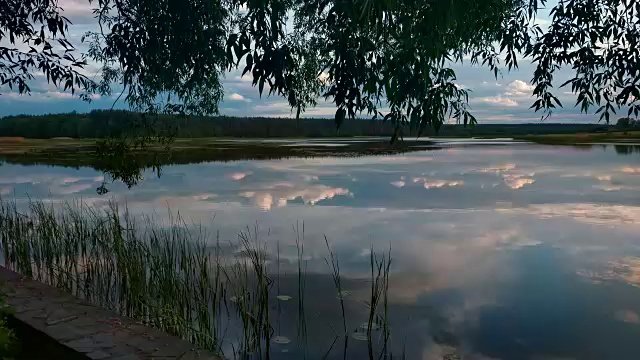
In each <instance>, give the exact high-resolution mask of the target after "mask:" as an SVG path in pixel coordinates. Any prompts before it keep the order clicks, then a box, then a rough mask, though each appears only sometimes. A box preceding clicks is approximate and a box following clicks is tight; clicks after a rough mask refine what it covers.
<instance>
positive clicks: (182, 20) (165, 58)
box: [2, 0, 640, 135]
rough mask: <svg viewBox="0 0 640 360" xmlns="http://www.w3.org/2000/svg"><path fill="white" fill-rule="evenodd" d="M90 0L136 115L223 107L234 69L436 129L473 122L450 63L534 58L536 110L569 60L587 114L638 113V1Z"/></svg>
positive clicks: (113, 84)
mask: <svg viewBox="0 0 640 360" xmlns="http://www.w3.org/2000/svg"><path fill="white" fill-rule="evenodd" d="M29 1H31V2H35V3H38V4H39V3H42V1H35V0H29ZM87 1H91V2H92V3H93V4H94V5H95V7H96V10H95V14H96V17H97V21H98V23H99V25H100V31H98V32H93V33H89V34H87V35H86V37H85V40H87V41H89V42H90V44H91V46H90V50H89V52H88V55H89V57H90V58H91V59H92V60H94V61H97V62H99V63H100V64H102V77H101V78H102V80H101V83H100V86H99V87H98V88H97V89H98V90H100V91H102V92H108V91H109V90H110V89H114V90H115V91H118V92H121V93H120V94H121V95H124V94H126V96H125V99H126V100H127V101H128V103H129V104H130V105H131V107H133V108H135V109H136V110H143V111H146V112H157V111H162V112H167V113H180V114H193V113H195V114H212V113H216V112H217V110H218V107H217V106H218V103H219V101H220V100H221V99H222V96H223V87H222V81H221V78H222V77H223V74H224V73H225V72H226V71H228V70H239V71H242V73H243V75H244V74H246V75H247V76H250V77H251V78H252V81H253V85H254V86H256V87H257V88H258V91H259V93H260V94H261V95H262V94H263V93H268V94H269V95H278V96H283V97H285V98H287V100H288V102H289V104H290V105H291V107H292V111H296V113H297V114H298V115H300V114H301V113H302V112H304V111H305V109H306V108H307V107H308V106H313V105H315V102H316V99H318V98H319V97H325V98H327V99H328V100H330V101H332V102H334V103H335V105H336V107H337V111H336V114H335V121H336V123H337V125H340V124H341V123H342V122H343V120H344V119H345V118H354V117H356V116H360V115H363V114H364V115H369V116H371V117H373V118H382V119H384V120H387V121H390V122H392V123H394V124H398V125H400V124H403V123H405V124H406V123H408V124H410V125H411V126H412V127H413V128H414V129H424V128H425V127H428V126H430V127H434V128H436V129H437V128H439V127H440V126H441V124H442V123H443V122H444V121H446V120H447V119H449V118H454V119H457V120H458V121H459V122H461V123H464V124H469V123H471V124H473V123H475V122H476V119H475V118H474V117H473V115H472V114H471V112H470V109H469V107H468V93H467V91H466V90H465V89H459V88H458V87H457V86H456V85H455V80H456V74H455V71H454V70H453V69H452V65H453V64H455V63H459V62H462V61H470V62H472V63H474V64H481V65H484V66H486V67H487V68H488V69H489V70H490V71H492V72H493V73H494V74H495V75H496V76H498V74H499V72H500V71H501V70H502V68H506V70H511V69H513V68H515V67H517V66H518V62H519V61H522V60H523V59H527V60H529V61H532V62H533V63H534V65H535V66H536V70H535V71H534V74H533V76H532V79H531V82H532V83H533V85H535V89H534V91H533V93H534V95H535V96H536V98H537V99H535V101H534V103H533V105H532V108H533V109H534V110H536V111H542V112H543V113H544V114H546V115H548V114H550V113H551V112H552V111H553V109H554V108H556V107H559V106H562V104H561V102H560V101H559V99H558V98H557V97H556V96H555V95H554V91H555V86H557V84H554V76H555V74H556V72H557V71H558V69H560V68H561V67H571V68H572V69H573V70H574V76H573V77H572V78H571V79H569V80H568V81H567V82H565V83H564V84H561V85H560V87H570V88H571V91H572V92H574V93H576V94H577V103H576V106H579V107H580V108H581V110H582V111H584V112H587V111H589V110H590V109H592V108H594V107H595V108H596V113H597V114H600V119H601V120H603V121H606V122H607V123H608V122H609V120H610V118H611V114H612V113H616V112H617V111H618V110H619V109H626V110H627V111H628V116H631V115H633V116H635V117H637V116H638V115H639V114H640V104H639V103H638V99H639V98H640V84H639V81H640V64H639V63H638V61H639V59H640V52H639V51H640V50H639V46H638V42H639V40H640V33H639V32H640V26H639V25H640V20H639V18H640V16H639V12H640V4H639V3H637V2H636V1H633V0H622V1H621V0H560V1H559V2H558V3H557V5H555V6H553V7H552V8H551V9H550V16H551V24H550V25H549V26H548V27H547V28H544V29H543V28H542V27H541V26H540V25H538V24H537V21H536V18H537V16H538V15H539V13H540V12H542V11H547V10H549V9H545V6H546V3H547V1H546V0H260V1H257V0H191V1H184V0H136V1H133V0H87ZM48 3H55V1H54V0H50V1H48ZM6 26H7V25H5V24H3V25H2V28H5V27H6ZM503 58H504V60H503ZM397 129H398V131H397V134H396V135H400V134H398V133H399V132H400V131H401V129H402V127H401V126H398V127H397Z"/></svg>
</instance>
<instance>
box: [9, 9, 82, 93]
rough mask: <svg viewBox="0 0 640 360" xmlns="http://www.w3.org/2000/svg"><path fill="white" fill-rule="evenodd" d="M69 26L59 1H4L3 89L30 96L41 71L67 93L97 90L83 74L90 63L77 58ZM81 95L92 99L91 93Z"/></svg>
mask: <svg viewBox="0 0 640 360" xmlns="http://www.w3.org/2000/svg"><path fill="white" fill-rule="evenodd" d="M69 24H70V22H69V20H68V19H67V18H66V17H64V16H62V15H61V9H60V8H59V7H58V3H57V0H3V1H0V86H7V87H9V89H10V90H14V89H15V90H17V91H18V92H19V93H20V94H27V93H30V92H31V88H30V87H29V82H30V80H33V79H34V78H35V73H36V72H40V73H42V76H45V77H46V79H47V81H48V82H50V83H52V84H54V85H55V86H57V87H60V88H62V89H63V90H71V91H72V92H75V90H76V89H81V90H83V91H93V90H94V84H93V82H92V81H91V80H90V79H89V78H87V76H85V75H84V74H82V73H81V70H82V68H83V67H84V66H85V65H86V61H85V60H84V59H78V58H76V57H75V56H74V54H73V52H74V50H75V48H74V47H73V45H72V44H71V43H70V42H69V41H68V40H67V39H66V33H67V30H68V26H69ZM3 42H4V43H5V44H6V43H8V45H9V46H3V45H2V43H3ZM21 48H22V49H21ZM0 95H2V94H1V93H0ZM80 95H81V97H82V98H83V99H85V100H87V101H88V100H90V98H89V96H88V93H87V92H83V93H81V94H80Z"/></svg>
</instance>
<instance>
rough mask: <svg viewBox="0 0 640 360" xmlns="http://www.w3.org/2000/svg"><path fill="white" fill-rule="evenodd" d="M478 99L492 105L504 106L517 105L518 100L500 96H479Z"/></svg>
mask: <svg viewBox="0 0 640 360" xmlns="http://www.w3.org/2000/svg"><path fill="white" fill-rule="evenodd" d="M480 101H482V102H483V103H486V104H489V105H492V106H504V107H516V106H518V102H516V101H515V100H512V99H508V98H505V97H502V96H489V97H483V98H480Z"/></svg>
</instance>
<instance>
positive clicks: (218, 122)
mask: <svg viewBox="0 0 640 360" xmlns="http://www.w3.org/2000/svg"><path fill="white" fill-rule="evenodd" d="M148 128H152V129H154V130H155V131H156V132H157V133H160V134H164V135H165V136H167V137H172V138H191V139H193V138H208V137H217V138H227V137H232V138H250V139H251V138H314V137H327V138H328V137H336V136H339V137H350V136H382V137H389V136H391V135H392V134H393V132H394V129H395V128H394V126H393V125H392V124H391V123H389V122H383V121H371V120H364V119H358V120H345V122H344V124H343V125H342V126H341V127H340V130H339V131H336V128H335V124H334V123H333V120H331V119H320V118H318V119H312V118H305V119H300V120H299V121H298V120H295V119H286V118H240V117H228V116H219V117H186V116H180V117H178V116H169V115H162V116H154V117H150V116H145V115H144V114H139V113H133V112H129V111H120V110H112V111H92V112H90V113H88V114H78V113H68V114H50V115H42V116H30V115H19V116H7V117H4V118H1V119H0V138H1V137H24V138H29V139H52V138H73V139H102V138H108V137H112V138H119V137H122V136H127V135H128V136H134V135H136V134H142V135H144V134H145V131H146V129H148ZM611 129H613V127H612V126H607V125H602V124H553V123H551V124H549V123H532V124H480V125H476V126H474V127H471V126H467V127H465V126H462V125H443V126H442V127H441V128H440V130H439V132H438V133H437V134H436V133H435V132H434V131H433V130H430V129H424V131H423V135H427V136H436V135H437V136H445V137H446V136H452V137H454V136H455V137H469V136H502V137H510V136H519V135H534V134H570V133H590V132H606V131H610V130H611ZM403 132H404V135H405V136H406V137H407V138H410V137H412V136H416V135H417V132H415V131H413V132H412V131H411V129H410V128H409V127H403ZM67 140H69V139H67ZM178 146H179V144H178Z"/></svg>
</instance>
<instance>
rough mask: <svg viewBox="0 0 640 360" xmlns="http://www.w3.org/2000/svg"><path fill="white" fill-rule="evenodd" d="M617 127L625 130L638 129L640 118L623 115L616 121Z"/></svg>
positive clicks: (639, 127)
mask: <svg viewBox="0 0 640 360" xmlns="http://www.w3.org/2000/svg"><path fill="white" fill-rule="evenodd" d="M616 127H617V128H620V129H624V130H629V129H638V130H640V120H637V119H632V118H628V117H621V118H620V119H618V122H617V123H616Z"/></svg>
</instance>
